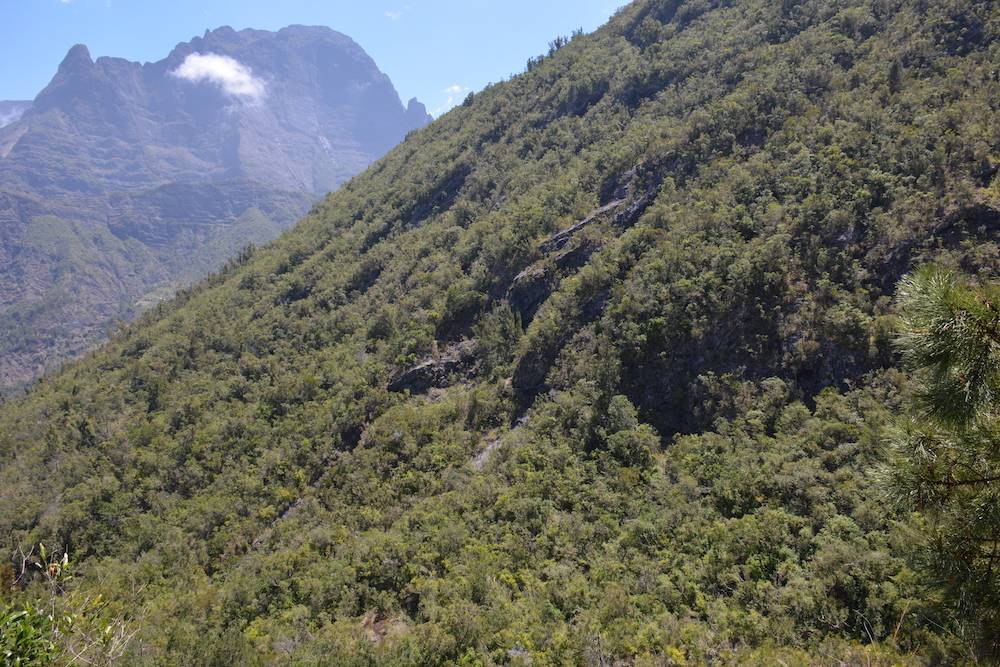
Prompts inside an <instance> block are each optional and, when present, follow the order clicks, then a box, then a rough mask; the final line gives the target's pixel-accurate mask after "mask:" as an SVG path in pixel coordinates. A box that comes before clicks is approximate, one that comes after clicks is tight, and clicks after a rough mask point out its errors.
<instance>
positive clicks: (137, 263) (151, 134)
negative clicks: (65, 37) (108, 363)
mask: <svg viewBox="0 0 1000 667" xmlns="http://www.w3.org/2000/svg"><path fill="white" fill-rule="evenodd" d="M5 108H6V107H3V106H0V115H4V114H5V113H6V112H5V111H4V109H5ZM4 118H9V119H10V122H9V123H5V126H4V127H0V201H2V204H0V260H2V262H0V292H2V293H3V297H0V331H2V332H3V334H4V335H3V336H2V337H0V340H2V341H3V342H2V343H0V360H2V361H0V386H3V385H8V384H17V383H20V382H24V381H25V380H28V379H30V378H32V377H33V376H35V375H37V374H38V373H39V372H40V371H42V370H44V369H45V368H46V367H48V366H51V365H52V364H54V363H57V362H59V361H61V360H64V359H66V358H67V357H71V356H73V355H74V354H78V353H79V352H80V351H82V350H84V349H86V347H88V346H89V345H91V344H93V342H94V341H95V340H96V339H98V338H100V337H101V336H102V335H103V334H104V332H105V330H106V329H107V328H108V327H109V326H111V325H113V324H114V323H115V321H116V320H121V319H130V318H131V317H132V316H133V315H134V314H135V313H136V312H137V310H138V309H139V308H140V307H141V305H142V304H143V303H144V302H148V301H155V300H156V299H158V298H162V296H163V295H164V294H169V293H170V291H171V290H172V289H173V288H175V287H176V286H178V285H182V284H185V283H189V282H190V281H191V280H193V279H197V278H201V277H203V276H204V275H205V274H206V273H207V272H208V270H210V269H213V268H216V267H217V266H219V264H220V262H219V261H218V260H219V258H222V259H225V258H226V257H231V256H233V255H234V254H236V252H238V251H239V250H240V249H241V248H242V247H244V246H246V245H247V244H248V243H263V242H266V241H269V240H271V239H273V238H275V236H277V233H278V232H279V231H280V230H281V229H283V228H285V227H287V226H288V225H289V224H291V223H292V222H294V221H295V220H296V219H298V218H299V217H301V216H302V215H303V214H304V213H305V212H306V210H307V209H308V206H309V205H310V204H311V203H312V201H313V200H314V199H316V198H318V197H319V196H321V195H322V194H325V193H327V192H329V191H330V190H333V189H335V188H337V187H338V186H339V185H340V184H341V183H343V182H344V181H345V180H347V179H348V178H350V177H351V176H353V175H354V174H357V173H359V172H360V171H362V170H364V169H365V168H366V167H367V166H368V165H369V164H370V163H371V162H372V161H373V160H375V159H376V158H378V157H379V156H381V155H382V154H384V153H385V152H386V151H387V150H388V149H389V148H391V147H392V146H394V145H395V144H397V143H398V142H399V141H400V140H401V139H402V138H403V137H404V136H405V135H406V133H407V132H409V131H410V130H412V129H415V128H418V127H421V126H423V125H425V124H426V123H427V122H428V120H429V116H428V115H427V113H426V110H425V109H424V108H423V106H422V105H421V104H419V103H418V102H416V101H411V102H410V105H409V107H408V108H405V107H403V105H402V104H401V103H400V100H399V97H398V95H397V94H396V91H395V90H394V89H393V87H392V83H391V82H390V81H389V79H388V77H386V76H385V75H384V74H383V73H382V72H380V71H379V70H378V68H377V67H376V65H375V63H374V62H373V61H372V60H371V58H369V57H368V55H367V54H365V52H364V51H363V50H362V49H361V47H359V46H358V45H357V44H355V43H354V42H353V41H352V40H351V39H350V38H348V37H346V36H344V35H341V34H339V33H337V32H334V31H333V30H330V29H328V28H314V27H305V26H291V27H288V28H284V29H282V30H280V31H278V32H267V31H259V30H243V31H240V32H236V31H234V30H232V29H231V28H220V29H218V30H214V31H211V32H206V33H205V35H204V36H203V37H199V38H195V39H193V40H191V41H190V42H187V43H184V44H180V45H178V46H177V47H176V48H175V49H174V50H173V51H172V52H171V53H170V55H169V56H168V57H167V58H165V59H164V60H161V61H159V62H155V63H146V64H139V63H135V62H129V61H126V60H123V59H120V58H99V59H97V61H96V62H95V61H94V60H93V59H92V58H91V56H90V53H89V51H88V50H87V48H86V47H85V46H83V45H77V46H74V47H73V48H72V49H71V50H70V51H69V53H68V54H67V56H66V58H65V59H64V60H63V62H62V64H61V65H60V67H59V71H58V72H57V73H56V75H55V77H54V78H53V79H52V82H51V83H50V84H49V85H48V86H47V87H46V88H45V90H43V91H42V92H41V93H40V94H39V95H38V97H37V98H36V99H35V101H34V102H33V103H32V104H30V105H28V106H27V108H22V107H20V106H13V107H11V108H10V110H9V114H6V115H4ZM261 216H263V218H265V219H266V222H264V223H262V224H246V221H247V220H255V219H258V218H261ZM42 218H45V219H46V220H48V222H46V223H45V224H44V225H42V226H43V227H44V228H45V234H44V235H43V237H42V238H38V237H37V236H36V234H37V233H38V232H39V230H40V226H39V224H38V223H37V221H38V220H39V219H42ZM50 218H57V219H58V221H59V222H58V223H57V222H54V221H53V220H51V219H50ZM90 234H93V235H96V237H101V238H103V239H104V241H102V242H101V243H98V244H97V245H95V244H94V243H92V242H91V241H92V240H91V239H88V238H85V237H87V236H88V235H90ZM52 235H54V236H52ZM67 244H68V245H69V246H73V245H76V244H83V245H84V246H87V252H81V253H77V254H76V255H75V256H74V257H73V258H70V257H68V256H67V255H66V250H65V246H67ZM39 246H43V247H44V248H45V249H44V250H40V249H39ZM51 250H54V252H52V251H51ZM192 255H195V256H196V257H197V259H196V261H195V262H194V263H192V261H191V259H192Z"/></svg>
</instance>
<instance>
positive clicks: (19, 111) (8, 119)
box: [0, 100, 31, 127]
mask: <svg viewBox="0 0 1000 667" xmlns="http://www.w3.org/2000/svg"><path fill="white" fill-rule="evenodd" d="M30 107H31V102H27V101H15V100H2V101H0V127H4V126H5V125H10V124H11V123H13V122H14V121H16V120H17V119H18V118H20V117H21V116H22V115H23V114H24V112H25V111H27V110H28V109H29V108H30Z"/></svg>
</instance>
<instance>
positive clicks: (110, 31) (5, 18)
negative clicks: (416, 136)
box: [0, 0, 625, 115]
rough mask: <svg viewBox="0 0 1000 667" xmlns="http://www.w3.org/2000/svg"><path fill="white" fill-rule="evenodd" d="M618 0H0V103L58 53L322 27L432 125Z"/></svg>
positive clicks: (134, 52)
mask: <svg viewBox="0 0 1000 667" xmlns="http://www.w3.org/2000/svg"><path fill="white" fill-rule="evenodd" d="M624 3H625V0H0V99H32V98H33V97H34V96H35V95H36V94H37V93H38V91H40V90H41V89H42V88H43V87H44V86H45V84H46V83H48V81H49V79H50V78H51V77H52V75H53V74H54V73H55V71H56V67H57V66H58V65H59V62H60V61H61V60H62V58H63V56H64V55H65V54H66V51H67V50H69V48H70V47H71V46H72V45H73V44H76V43H83V44H86V45H87V46H88V47H89V48H90V52H91V54H92V55H93V56H94V57H95V58H97V57H99V56H119V57H123V58H128V59H129V60H138V61H140V62H145V61H153V60H159V59H161V58H163V57H164V56H166V55H167V53H169V52H170V50H171V49H172V48H173V47H174V45H176V44H177V43H178V42H182V41H187V40H189V39H190V38H192V37H194V36H195V35H201V34H202V33H204V31H205V29H206V28H217V27H219V26H222V25H230V26H232V27H234V28H236V29H240V28H261V29H270V30H274V29H278V28H281V27H283V26H286V25H289V24H292V23H302V24H306V25H327V26H330V27H331V28H333V29H335V30H339V31H340V32H343V33H345V34H347V35H349V36H351V37H353V38H354V39H355V40H356V41H357V42H358V43H359V44H361V46H362V47H364V49H365V50H366V51H367V52H368V53H369V54H370V55H371V56H372V57H373V58H374V59H375V62H376V63H378V65H379V67H380V68H381V69H382V71H383V72H385V73H386V74H388V75H389V77H390V78H391V79H392V81H393V83H394V84H395V85H396V89H397V90H398V91H399V94H400V97H401V98H402V99H403V102H404V103H405V102H406V100H407V99H409V98H410V97H417V98H419V99H420V101H422V102H423V103H425V104H426V105H427V108H428V109H429V110H430V111H431V112H432V113H434V114H435V115H438V114H440V113H441V112H443V111H445V110H446V109H447V108H448V107H449V106H450V105H451V104H455V103H458V102H460V101H461V100H462V99H463V98H464V96H465V94H466V92H467V91H468V90H479V89H480V88H482V87H483V86H485V85H486V84H487V83H489V82H491V81H499V80H501V79H503V78H505V77H507V76H509V75H510V74H513V73H516V72H519V71H521V70H522V69H523V68H524V64H525V61H527V59H528V58H529V57H530V56H534V55H538V54H539V53H542V52H543V51H545V50H546V49H547V45H548V43H549V41H550V40H552V39H553V38H554V37H556V36H557V35H564V34H569V33H570V32H571V31H572V30H574V29H576V28H583V29H584V30H586V31H588V32H589V31H591V30H593V29H595V28H597V27H598V26H600V25H601V24H602V23H604V22H605V21H606V20H607V19H608V18H609V17H610V16H611V14H612V13H613V12H614V10H615V9H616V8H617V7H618V6H619V5H621V4H624Z"/></svg>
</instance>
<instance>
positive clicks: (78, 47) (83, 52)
mask: <svg viewBox="0 0 1000 667" xmlns="http://www.w3.org/2000/svg"><path fill="white" fill-rule="evenodd" d="M93 66H94V60H93V58H91V57H90V49H88V48H87V45H86V44H74V45H73V47H72V48H71V49H70V50H69V51H68V52H67V53H66V57H65V58H63V60H62V62H61V63H59V71H60V72H75V71H79V70H81V69H86V68H90V67H93Z"/></svg>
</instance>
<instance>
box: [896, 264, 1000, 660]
mask: <svg viewBox="0 0 1000 667" xmlns="http://www.w3.org/2000/svg"><path fill="white" fill-rule="evenodd" d="M998 297H1000V285H996V284H989V283H987V284H978V285H970V284H969V283H968V282H967V281H963V280H961V279H959V278H958V277H957V276H955V275H954V274H952V273H949V272H945V271H940V270H935V269H925V270H923V271H921V272H920V273H918V274H916V275H915V276H914V277H912V278H911V279H909V280H907V281H906V282H905V283H903V284H902V286H901V289H900V301H901V308H902V312H903V313H904V315H905V320H904V329H903V333H902V335H901V336H900V339H899V345H900V348H901V349H902V352H903V359H904V361H906V362H907V363H908V364H909V366H910V367H911V368H913V369H914V370H915V380H916V381H915V386H914V388H913V398H912V406H911V410H910V414H909V415H907V416H906V417H905V418H904V419H903V420H901V422H900V423H899V425H898V429H897V431H896V433H895V437H894V442H893V449H894V453H895V456H894V457H893V458H892V459H890V463H891V467H890V468H889V470H890V472H891V477H892V482H893V483H894V485H895V487H896V490H897V493H898V495H899V497H900V498H901V499H904V501H905V502H906V503H907V505H908V506H909V507H910V508H912V509H917V510H920V511H921V512H923V514H924V515H925V516H926V518H927V521H928V526H927V528H928V537H929V539H928V541H927V543H926V544H925V545H924V546H925V553H926V556H927V558H928V560H929V565H930V566H931V568H932V569H933V571H934V572H935V574H936V576H937V577H938V579H939V581H940V583H941V584H942V587H943V588H944V590H945V592H946V593H947V594H948V595H949V598H950V600H949V601H950V602H951V603H952V604H953V605H954V606H955V607H956V608H958V609H959V610H961V613H963V614H964V615H966V616H967V618H969V619H976V620H978V622H979V623H980V624H981V627H979V628H975V629H976V630H977V634H978V637H979V638H980V639H981V641H982V642H983V644H984V645H983V646H982V647H981V650H982V652H983V653H986V654H990V655H995V656H1000V574H998V572H997V568H998V567H1000V564H998V563H997V549H998V546H1000V545H998V542H1000V515H998V514H997V512H998V499H1000V447H998V443H1000V430H998V429H1000V415H998V414H997V410H996V406H997V393H996V392H997V390H998V389H1000V310H998V307H1000V298H998Z"/></svg>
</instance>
